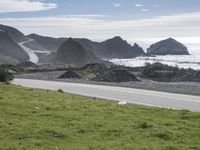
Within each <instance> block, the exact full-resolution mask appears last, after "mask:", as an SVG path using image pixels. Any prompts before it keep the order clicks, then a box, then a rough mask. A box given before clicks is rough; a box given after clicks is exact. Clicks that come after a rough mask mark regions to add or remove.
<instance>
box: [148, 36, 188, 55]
mask: <svg viewBox="0 0 200 150" xmlns="http://www.w3.org/2000/svg"><path fill="white" fill-rule="evenodd" d="M147 54H149V55H189V52H188V49H187V47H186V46H184V45H183V44H182V43H180V42H178V41H176V40H174V39H172V38H169V39H166V40H163V41H160V42H157V43H155V44H153V45H151V46H150V48H148V49H147Z"/></svg>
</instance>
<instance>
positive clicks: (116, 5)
mask: <svg viewBox="0 0 200 150" xmlns="http://www.w3.org/2000/svg"><path fill="white" fill-rule="evenodd" d="M112 5H113V7H120V6H121V4H120V3H113V4H112Z"/></svg>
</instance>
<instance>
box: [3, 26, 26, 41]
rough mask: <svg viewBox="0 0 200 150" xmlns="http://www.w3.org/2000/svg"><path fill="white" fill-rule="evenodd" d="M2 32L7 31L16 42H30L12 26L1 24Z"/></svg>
mask: <svg viewBox="0 0 200 150" xmlns="http://www.w3.org/2000/svg"><path fill="white" fill-rule="evenodd" d="M0 31H5V32H6V33H7V34H8V35H9V36H10V37H11V38H12V39H13V40H14V41H16V42H23V41H27V40H28V39H27V37H25V36H24V34H23V33H22V32H20V31H19V30H17V29H16V28H13V27H10V26H5V25H2V24H0Z"/></svg>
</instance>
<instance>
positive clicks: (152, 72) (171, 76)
mask: <svg viewBox="0 0 200 150" xmlns="http://www.w3.org/2000/svg"><path fill="white" fill-rule="evenodd" d="M141 77H142V78H145V79H151V80H154V81H159V82H200V71H196V70H193V69H180V68H178V67H173V66H168V65H164V64H161V63H154V64H146V66H145V68H144V70H143V72H142V73H141Z"/></svg>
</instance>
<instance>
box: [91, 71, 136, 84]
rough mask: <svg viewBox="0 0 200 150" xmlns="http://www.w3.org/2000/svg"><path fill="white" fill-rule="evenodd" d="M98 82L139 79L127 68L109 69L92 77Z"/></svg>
mask: <svg viewBox="0 0 200 150" xmlns="http://www.w3.org/2000/svg"><path fill="white" fill-rule="evenodd" d="M92 80H94V81H98V82H101V81H103V82H131V81H139V80H138V79H137V78H136V76H135V75H134V74H133V73H132V72H130V71H129V70H127V69H109V70H107V71H105V72H103V73H101V74H99V75H97V77H95V78H93V79H92Z"/></svg>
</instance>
